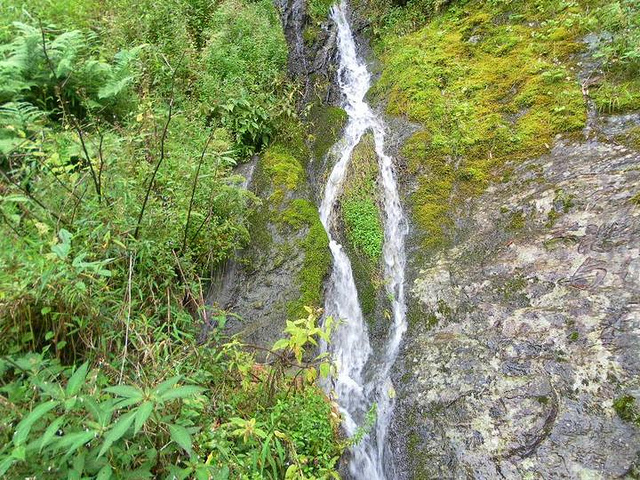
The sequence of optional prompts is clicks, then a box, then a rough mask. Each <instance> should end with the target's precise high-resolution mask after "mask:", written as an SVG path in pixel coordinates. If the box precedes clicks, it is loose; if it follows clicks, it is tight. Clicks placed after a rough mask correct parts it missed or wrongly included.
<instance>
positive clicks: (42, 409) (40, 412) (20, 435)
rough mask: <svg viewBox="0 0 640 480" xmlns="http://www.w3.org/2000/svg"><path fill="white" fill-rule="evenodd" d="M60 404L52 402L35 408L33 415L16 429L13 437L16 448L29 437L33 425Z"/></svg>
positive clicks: (24, 419)
mask: <svg viewBox="0 0 640 480" xmlns="http://www.w3.org/2000/svg"><path fill="white" fill-rule="evenodd" d="M58 404H59V402H56V401H52V400H51V401H48V402H45V403H41V404H40V405H38V406H37V407H36V408H34V409H33V410H32V411H31V413H29V415H27V416H26V417H25V418H23V419H22V420H21V421H20V423H19V424H18V426H17V427H16V431H15V433H14V435H13V444H14V445H16V446H17V445H21V444H23V443H24V442H25V440H26V439H27V437H28V436H29V432H30V431H31V427H33V424H34V423H36V422H37V421H38V420H40V419H41V418H42V417H43V416H44V415H46V414H47V413H48V412H49V411H51V410H53V409H54V408H55V407H56V406H58Z"/></svg>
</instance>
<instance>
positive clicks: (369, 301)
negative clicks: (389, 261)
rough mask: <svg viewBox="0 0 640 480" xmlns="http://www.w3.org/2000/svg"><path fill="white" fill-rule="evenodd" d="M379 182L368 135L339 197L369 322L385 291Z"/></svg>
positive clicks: (354, 154) (351, 165)
mask: <svg viewBox="0 0 640 480" xmlns="http://www.w3.org/2000/svg"><path fill="white" fill-rule="evenodd" d="M377 179H378V158H377V156H376V153H375V144H374V141H373V137H372V136H371V135H370V134H368V135H365V136H364V137H363V138H362V140H361V141H360V143H359V144H358V145H357V146H356V148H355V149H354V150H353V153H352V156H351V163H350V164H349V169H348V171H347V175H346V179H345V183H344V188H343V193H342V195H341V197H340V218H341V220H342V223H343V225H344V231H345V237H346V238H345V248H346V249H347V251H348V253H349V258H350V259H351V266H352V269H353V275H354V279H355V282H356V286H357V288H358V296H359V300H360V305H361V307H362V313H363V314H364V316H365V318H367V319H369V320H371V319H372V315H373V314H374V313H375V309H376V299H377V297H378V294H379V293H380V292H381V290H382V287H383V282H382V275H381V272H380V258H381V256H382V246H383V243H384V231H383V228H382V220H381V216H382V213H381V211H380V206H379V201H378V186H377Z"/></svg>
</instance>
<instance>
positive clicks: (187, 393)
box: [160, 385, 205, 401]
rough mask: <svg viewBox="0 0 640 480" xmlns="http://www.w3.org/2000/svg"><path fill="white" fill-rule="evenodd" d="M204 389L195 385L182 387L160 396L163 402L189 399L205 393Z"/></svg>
mask: <svg viewBox="0 0 640 480" xmlns="http://www.w3.org/2000/svg"><path fill="white" fill-rule="evenodd" d="M204 391H205V389H204V388H202V387H196V386H195V385H183V386H181V387H176V388H172V389H171V390H168V391H167V392H165V393H164V394H162V395H161V396H160V398H161V399H162V400H163V401H167V400H172V399H174V398H187V397H191V396H194V395H197V394H199V393H202V392H204Z"/></svg>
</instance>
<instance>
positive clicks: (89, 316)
mask: <svg viewBox="0 0 640 480" xmlns="http://www.w3.org/2000/svg"><path fill="white" fill-rule="evenodd" d="M0 13H2V17H1V19H0V175H1V178H0V333H1V334H2V337H3V343H2V346H1V347H0V355H2V357H0V415H2V417H3V419H4V421H3V423H2V425H0V476H2V477H3V478H4V477H6V478H25V477H38V478H65V477H69V478H94V477H97V478H101V479H107V478H123V477H125V476H134V477H144V478H149V477H156V476H157V477H163V478H164V477H167V478H169V477H171V478H217V479H224V478H273V479H276V478H278V479H279V478H284V477H285V476H286V478H292V479H294V478H300V479H302V478H331V477H335V476H336V475H337V473H336V472H335V466H336V462H337V458H338V456H339V455H340V452H341V448H342V446H341V443H340V441H339V439H338V433H337V418H338V416H337V415H336V414H335V413H334V412H333V410H332V407H331V405H330V404H329V403H328V402H327V400H326V398H325V396H324V394H322V392H320V391H319V390H318V389H317V388H316V387H315V386H314V385H313V382H314V380H315V378H316V377H317V376H319V375H323V376H326V374H327V373H328V372H329V370H330V368H331V366H330V364H329V363H328V360H327V359H326V358H320V357H319V358H308V356H309V354H307V355H305V356H304V359H303V357H302V352H303V351H304V350H305V349H308V348H309V347H310V346H313V345H315V343H316V339H317V338H318V337H323V338H325V339H326V337H327V335H328V332H327V331H326V330H324V329H319V328H317V327H316V326H315V322H316V320H317V318H318V315H319V313H318V312H317V311H315V310H311V311H309V310H305V309H304V308H302V305H307V304H311V305H314V306H315V305H318V304H319V303H320V302H321V298H320V297H321V292H322V281H323V278H324V275H325V274H326V271H327V270H328V268H329V257H328V252H327V239H326V235H325V233H324V230H323V229H322V226H321V225H320V224H319V219H318V214H317V211H316V210H315V208H314V207H313V205H312V204H311V203H310V202H306V203H304V202H303V203H294V204H289V203H288V202H289V201H288V200H286V201H285V197H286V196H287V192H289V191H291V190H295V189H299V188H301V186H302V184H303V183H304V182H305V173H304V168H303V167H302V164H301V163H300V162H299V160H298V158H305V157H303V155H305V154H304V153H303V152H302V151H303V150H304V148H305V147H304V136H305V132H303V129H302V127H300V125H301V123H300V121H299V120H298V119H297V115H296V113H295V104H296V101H297V98H296V87H295V86H294V85H291V84H290V82H289V81H288V80H287V78H286V73H285V67H286V60H287V46H286V43H285V40H284V35H283V32H282V29H281V26H280V21H279V17H278V14H277V12H276V10H275V8H274V6H273V4H272V3H271V2H270V1H268V0H259V1H257V2H254V1H252V2H248V1H241V0H225V1H223V2H211V1H208V0H162V1H153V2H152V1H151V0H136V1H133V2H131V1H126V2H125V1H124V0H106V1H100V2H98V1H97V0H95V1H84V2H80V1H78V0H63V1H60V2H49V1H45V0H29V1H26V2H23V1H18V0H16V1H13V0H10V1H9V2H2V5H0ZM13 22H20V23H13ZM301 138H302V140H301ZM282 145H286V148H285V147H282ZM256 153H264V155H263V156H262V157H263V159H262V164H263V170H264V171H265V172H266V175H267V176H268V177H269V178H270V181H271V180H272V181H273V183H274V185H277V188H278V189H279V190H280V191H281V195H280V196H281V201H282V209H283V211H285V210H287V209H292V210H295V211H296V215H298V217H299V220H298V221H299V222H300V224H304V225H305V226H306V228H308V234H307V235H306V237H305V239H304V240H303V243H304V248H305V250H306V252H307V254H306V255H305V269H304V270H303V273H302V274H301V284H302V287H301V298H300V308H295V309H292V312H295V313H292V316H291V320H292V322H291V325H290V326H289V327H288V328H287V331H286V332H285V333H286V334H287V338H286V339H284V340H283V341H281V342H278V343H277V344H276V345H275V346H274V347H273V350H272V351H270V352H268V357H269V358H268V359H267V362H266V363H265V364H261V363H258V361H257V360H256V358H255V357H254V355H253V352H252V350H251V347H249V346H246V345H242V344H240V343H238V342H237V341H235V340H230V339H227V338H224V337H223V336H222V333H221V332H222V331H223V330H222V329H223V327H224V323H225V318H226V317H225V313H224V312H220V311H218V310H215V309H213V308H211V307H209V306H207V305H206V304H205V302H204V297H205V289H206V284H207V278H206V275H207V274H208V272H210V271H211V268H212V267H215V266H217V265H220V264H222V263H223V262H225V261H226V260H227V259H229V258H230V257H231V256H232V255H234V252H235V251H237V250H238V249H240V248H242V247H243V246H245V245H247V244H248V242H249V241H250V239H251V240H253V241H258V240H260V232H259V231H254V230H253V228H252V226H253V220H254V218H255V217H254V215H255V213H254V212H258V211H260V209H262V208H263V207H262V206H261V205H260V202H259V201H258V200H257V199H256V198H255V197H254V196H253V195H251V194H249V193H248V192H247V191H246V190H244V189H242V188H240V183H241V181H242V179H241V178H239V177H237V176H236V175H234V174H233V171H232V169H233V167H234V166H235V165H236V164H238V163H241V162H244V161H246V160H248V159H249V158H251V157H252V156H253V155H254V154H256ZM274 200H275V198H274ZM280 213H282V212H280ZM280 213H279V214H278V215H279V216H278V218H279V223H280V224H281V225H282V228H292V227H291V225H286V224H285V223H284V218H288V219H289V220H288V221H290V222H291V221H292V220H291V219H292V218H293V217H294V216H293V215H292V216H289V217H285V216H284V214H283V215H282V216H283V219H280ZM301 316H304V317H305V318H304V319H302V320H296V319H298V318H301ZM203 323H207V324H209V325H211V326H213V327H217V328H214V332H213V334H212V335H213V338H212V339H211V342H210V343H206V344H204V345H201V344H199V343H198V342H197V341H196V338H197V337H198V335H199V333H200V329H201V327H202V324H203ZM325 328H330V326H328V325H326V324H325ZM261 358H263V356H262V357H261ZM301 378H302V379H303V380H302V381H300V379H301ZM301 419H304V421H301Z"/></svg>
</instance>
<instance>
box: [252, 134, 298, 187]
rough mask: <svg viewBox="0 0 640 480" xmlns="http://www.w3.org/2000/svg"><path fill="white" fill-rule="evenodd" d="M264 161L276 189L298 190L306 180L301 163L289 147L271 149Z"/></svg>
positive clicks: (275, 146)
mask: <svg viewBox="0 0 640 480" xmlns="http://www.w3.org/2000/svg"><path fill="white" fill-rule="evenodd" d="M262 160H263V166H264V169H265V171H266V172H267V174H268V175H269V177H270V178H271V181H272V182H273V184H274V185H275V186H276V187H279V188H286V189H288V190H296V189H297V188H298V187H299V186H300V183H301V182H302V181H303V180H304V179H305V173H304V169H303V168H302V165H301V163H300V161H299V160H298V159H297V158H296V157H295V156H293V154H292V153H291V151H290V150H289V149H288V148H287V147H284V146H282V145H279V144H276V145H273V146H271V147H269V148H268V149H267V151H266V152H265V153H264V156H263V157H262Z"/></svg>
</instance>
